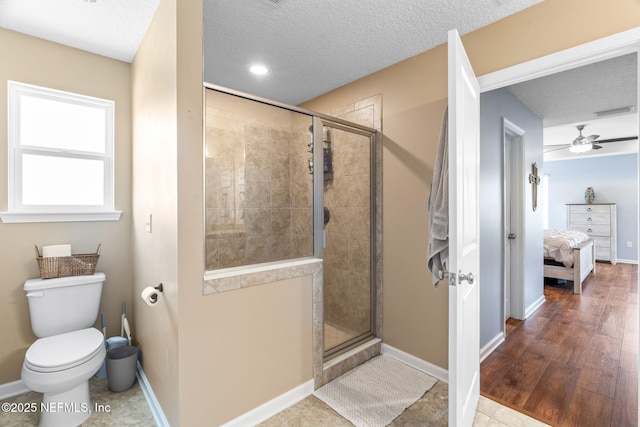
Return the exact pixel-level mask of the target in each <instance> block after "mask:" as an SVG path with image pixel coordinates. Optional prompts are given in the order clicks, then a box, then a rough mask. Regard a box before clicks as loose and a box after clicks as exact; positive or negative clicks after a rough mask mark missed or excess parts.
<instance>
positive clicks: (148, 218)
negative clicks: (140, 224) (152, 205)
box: [144, 213, 151, 233]
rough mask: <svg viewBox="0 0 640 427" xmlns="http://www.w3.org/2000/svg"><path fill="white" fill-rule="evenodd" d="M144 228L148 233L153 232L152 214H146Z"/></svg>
mask: <svg viewBox="0 0 640 427" xmlns="http://www.w3.org/2000/svg"><path fill="white" fill-rule="evenodd" d="M144 228H145V230H146V231H147V233H151V214H150V213H148V214H145V216H144Z"/></svg>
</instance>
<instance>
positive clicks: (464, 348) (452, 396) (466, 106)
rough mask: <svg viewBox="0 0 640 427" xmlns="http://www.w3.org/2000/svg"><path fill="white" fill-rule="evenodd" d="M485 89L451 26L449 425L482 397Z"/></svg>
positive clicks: (466, 421)
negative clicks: (482, 97) (482, 99)
mask: <svg viewBox="0 0 640 427" xmlns="http://www.w3.org/2000/svg"><path fill="white" fill-rule="evenodd" d="M479 169H480V91H479V85H478V81H477V79H476V77H475V75H474V72H473V69H472V68H471V63H470V62H469V58H467V54H466V52H465V51H464V47H463V46H462V41H461V40H460V36H459V35H458V32H457V31H456V30H451V31H449V271H450V273H451V274H453V275H455V276H453V277H452V279H450V285H449V425H450V426H460V427H466V426H471V425H472V423H473V417H474V415H475V412H476V407H477V405H478V398H479V397H480V314H479V313H480V298H479V295H480V292H479V281H478V279H479V278H478V272H479V270H480V245H479V234H480V233H479V231H480V230H479V221H478V216H479V200H478V195H479V183H478V180H479Z"/></svg>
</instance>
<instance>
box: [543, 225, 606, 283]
mask: <svg viewBox="0 0 640 427" xmlns="http://www.w3.org/2000/svg"><path fill="white" fill-rule="evenodd" d="M595 256H596V251H595V242H594V241H593V239H591V238H590V237H589V236H588V235H587V234H585V233H583V232H580V231H572V230H545V231H544V259H545V263H544V277H549V278H553V279H564V280H571V281H573V293H574V294H581V293H582V282H584V279H585V278H586V277H587V276H588V275H589V273H590V272H591V271H593V274H596V258H595Z"/></svg>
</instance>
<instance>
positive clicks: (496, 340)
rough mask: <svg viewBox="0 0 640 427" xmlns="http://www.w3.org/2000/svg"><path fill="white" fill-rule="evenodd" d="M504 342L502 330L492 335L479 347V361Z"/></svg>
mask: <svg viewBox="0 0 640 427" xmlns="http://www.w3.org/2000/svg"><path fill="white" fill-rule="evenodd" d="M503 342H504V332H500V333H499V334H498V335H496V336H495V337H493V338H492V339H491V341H489V342H488V343H487V344H486V345H485V346H484V347H482V348H481V349H480V363H482V362H483V361H484V359H486V358H487V356H489V355H490V354H491V353H493V351H494V350H495V349H496V348H498V346H499V345H500V344H502V343H503Z"/></svg>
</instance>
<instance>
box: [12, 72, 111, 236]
mask: <svg viewBox="0 0 640 427" xmlns="http://www.w3.org/2000/svg"><path fill="white" fill-rule="evenodd" d="M7 89H8V90H7V94H8V97H7V98H8V111H9V117H8V119H9V120H8V131H9V134H8V150H9V153H8V161H9V162H8V183H9V188H8V196H9V200H8V212H1V213H0V219H2V222H4V223H17V222H67V221H116V220H118V219H120V215H121V214H122V211H116V210H115V209H114V161H113V159H114V102H113V101H111V100H106V99H100V98H94V97H89V96H85V95H79V94H75V93H70V92H64V91H60V90H55V89H49V88H44V87H40V86H34V85H29V84H25V83H19V82H14V81H8V82H7ZM23 96H29V97H37V98H42V99H48V100H53V101H57V102H61V103H68V104H75V105H80V106H90V107H92V108H98V109H101V110H103V111H104V113H105V119H106V132H105V152H104V153H95V152H90V151H80V150H71V149H59V148H53V147H51V148H49V147H36V146H28V145H22V144H21V140H20V137H21V136H20V119H21V118H20V113H21V108H20V105H21V99H22V97H23ZM25 154H32V155H34V154H35V155H39V156H48V157H62V158H69V159H87V160H98V161H101V162H103V164H104V177H103V182H104V189H103V195H104V196H103V203H102V204H101V205H25V204H23V197H22V196H23V194H22V165H23V161H22V158H23V156H24V155H25Z"/></svg>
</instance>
